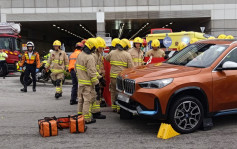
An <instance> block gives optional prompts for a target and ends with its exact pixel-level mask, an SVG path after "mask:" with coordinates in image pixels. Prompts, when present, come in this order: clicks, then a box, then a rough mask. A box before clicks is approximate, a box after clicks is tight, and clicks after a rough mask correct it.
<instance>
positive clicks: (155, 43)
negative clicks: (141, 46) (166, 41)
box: [151, 39, 160, 47]
mask: <svg viewBox="0 0 237 149" xmlns="http://www.w3.org/2000/svg"><path fill="white" fill-rule="evenodd" d="M159 46H160V41H159V40H158V39H154V40H152V42H151V47H159Z"/></svg>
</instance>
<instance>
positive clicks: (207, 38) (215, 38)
mask: <svg viewBox="0 0 237 149" xmlns="http://www.w3.org/2000/svg"><path fill="white" fill-rule="evenodd" d="M207 39H216V38H215V37H213V36H211V37H208V38H207Z"/></svg>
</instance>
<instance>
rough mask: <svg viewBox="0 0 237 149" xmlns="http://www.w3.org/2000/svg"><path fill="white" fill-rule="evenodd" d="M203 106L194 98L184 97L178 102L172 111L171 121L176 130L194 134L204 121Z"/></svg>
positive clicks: (170, 114)
mask: <svg viewBox="0 0 237 149" xmlns="http://www.w3.org/2000/svg"><path fill="white" fill-rule="evenodd" d="M203 115H204V112H203V106H202V104H201V102H200V101H199V100H198V99H197V98H195V97H193V96H183V97H180V98H179V99H178V100H176V101H175V102H174V104H173V106H172V107H171V109H170V113H169V120H170V123H171V125H172V127H173V129H174V130H176V131H177V132H179V133H183V134H185V133H192V132H194V131H195V130H197V129H198V128H199V127H200V125H201V124H202V121H203Z"/></svg>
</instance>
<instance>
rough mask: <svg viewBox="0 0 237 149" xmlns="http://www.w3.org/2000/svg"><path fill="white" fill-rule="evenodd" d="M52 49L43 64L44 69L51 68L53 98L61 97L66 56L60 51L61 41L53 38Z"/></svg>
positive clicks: (66, 64) (66, 67)
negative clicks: (53, 88)
mask: <svg viewBox="0 0 237 149" xmlns="http://www.w3.org/2000/svg"><path fill="white" fill-rule="evenodd" d="M53 48H54V51H53V52H52V53H51V54H50V57H49V59H48V62H47V63H46V65H45V68H46V71H47V70H48V68H50V70H51V72H52V73H51V79H52V80H53V82H54V85H55V86H56V93H55V98H56V99H58V98H59V97H62V81H63V79H64V71H65V70H67V69H68V64H69V60H68V56H67V54H66V52H64V51H62V50H61V49H60V48H61V42H60V41H59V40H55V41H54V42H53Z"/></svg>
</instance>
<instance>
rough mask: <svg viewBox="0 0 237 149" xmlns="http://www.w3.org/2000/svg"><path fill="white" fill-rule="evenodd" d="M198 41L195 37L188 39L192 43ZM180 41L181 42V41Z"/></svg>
mask: <svg viewBox="0 0 237 149" xmlns="http://www.w3.org/2000/svg"><path fill="white" fill-rule="evenodd" d="M197 41H198V39H197V38H192V39H191V40H190V42H189V43H190V44H194V43H195V42H197ZM181 43H182V42H181Z"/></svg>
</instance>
